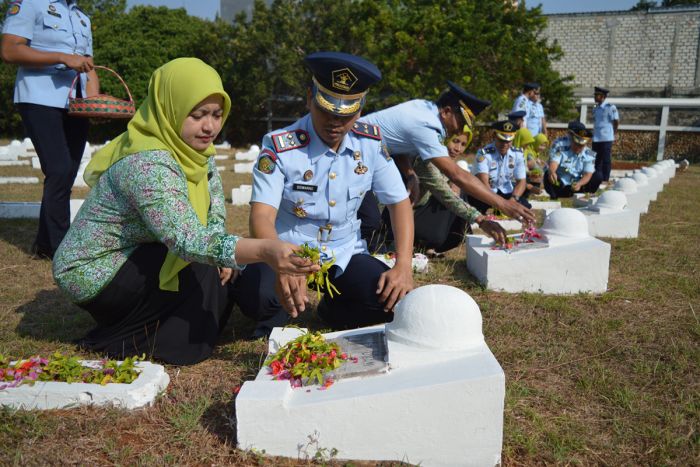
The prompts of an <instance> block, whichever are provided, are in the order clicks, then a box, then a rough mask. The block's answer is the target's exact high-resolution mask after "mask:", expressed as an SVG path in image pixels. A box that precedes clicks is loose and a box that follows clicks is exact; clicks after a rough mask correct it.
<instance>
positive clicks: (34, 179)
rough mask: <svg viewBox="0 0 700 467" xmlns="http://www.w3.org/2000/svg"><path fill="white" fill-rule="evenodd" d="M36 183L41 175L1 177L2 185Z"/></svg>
mask: <svg viewBox="0 0 700 467" xmlns="http://www.w3.org/2000/svg"><path fill="white" fill-rule="evenodd" d="M13 183H17V184H21V185H34V184H36V183H39V177H0V185H8V184H13Z"/></svg>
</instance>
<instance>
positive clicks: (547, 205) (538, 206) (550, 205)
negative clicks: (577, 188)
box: [530, 201, 561, 211]
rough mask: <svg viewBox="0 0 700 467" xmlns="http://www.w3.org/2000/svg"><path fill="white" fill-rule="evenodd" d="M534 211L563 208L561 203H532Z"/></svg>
mask: <svg viewBox="0 0 700 467" xmlns="http://www.w3.org/2000/svg"><path fill="white" fill-rule="evenodd" d="M530 204H531V205H532V209H545V210H547V209H548V210H550V211H551V210H554V209H559V208H561V203H560V202H559V201H530Z"/></svg>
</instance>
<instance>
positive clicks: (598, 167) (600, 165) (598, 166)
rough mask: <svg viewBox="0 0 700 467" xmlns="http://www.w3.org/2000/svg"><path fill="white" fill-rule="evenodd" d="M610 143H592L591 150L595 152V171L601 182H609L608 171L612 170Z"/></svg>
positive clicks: (611, 143)
mask: <svg viewBox="0 0 700 467" xmlns="http://www.w3.org/2000/svg"><path fill="white" fill-rule="evenodd" d="M612 145H613V142H612V141H601V142H598V143H593V145H592V146H591V148H592V149H593V151H594V152H595V171H596V172H598V174H599V175H600V179H601V181H603V182H607V181H608V180H610V170H612Z"/></svg>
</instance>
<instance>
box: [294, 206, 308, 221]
mask: <svg viewBox="0 0 700 467" xmlns="http://www.w3.org/2000/svg"><path fill="white" fill-rule="evenodd" d="M293 211H294V215H295V216H297V217H298V218H300V219H303V218H305V217H306V216H307V215H308V214H309V213H307V212H306V210H305V209H304V208H303V207H302V206H301V203H297V205H296V206H294V209H293Z"/></svg>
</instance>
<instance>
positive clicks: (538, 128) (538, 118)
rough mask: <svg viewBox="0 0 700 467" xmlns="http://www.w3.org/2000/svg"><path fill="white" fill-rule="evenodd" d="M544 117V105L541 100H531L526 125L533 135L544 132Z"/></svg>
mask: <svg viewBox="0 0 700 467" xmlns="http://www.w3.org/2000/svg"><path fill="white" fill-rule="evenodd" d="M543 118H544V107H542V104H541V103H540V102H532V101H530V111H529V112H528V113H527V115H526V116H525V126H527V129H528V130H530V133H532V136H533V137H534V136H537V135H538V134H540V133H542V119H543Z"/></svg>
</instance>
